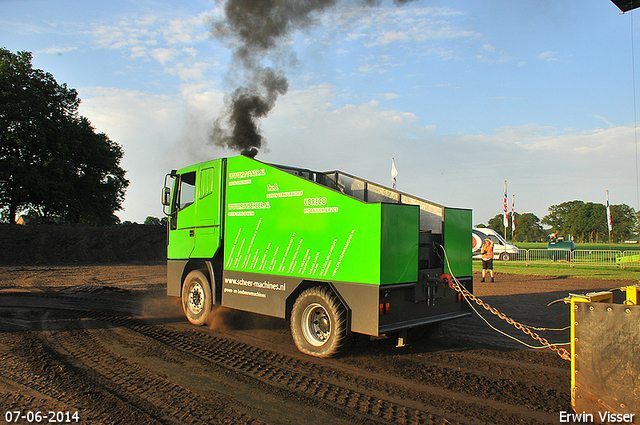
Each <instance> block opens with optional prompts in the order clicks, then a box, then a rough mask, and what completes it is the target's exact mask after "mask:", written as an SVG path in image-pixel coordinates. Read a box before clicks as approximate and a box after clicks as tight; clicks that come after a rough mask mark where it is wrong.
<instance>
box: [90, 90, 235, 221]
mask: <svg viewBox="0 0 640 425" xmlns="http://www.w3.org/2000/svg"><path fill="white" fill-rule="evenodd" d="M79 92H80V93H81V96H82V103H81V106H80V114H82V115H83V116H86V117H87V118H89V120H90V121H91V123H92V124H93V125H94V127H96V129H97V131H99V132H104V133H106V134H107V135H108V136H109V138H110V139H111V140H113V141H115V142H116V143H118V144H120V145H121V146H122V147H123V150H124V152H125V156H124V158H123V160H122V163H121V166H122V167H123V168H124V169H125V170H127V175H126V177H127V179H129V180H130V182H131V184H130V186H129V188H128V189H127V194H126V198H125V202H124V211H121V212H119V213H117V215H118V216H119V217H121V219H122V220H123V221H124V220H130V221H137V222H142V221H143V220H144V219H145V217H147V216H149V215H151V216H156V217H160V216H161V215H162V208H161V206H160V204H159V202H158V199H159V198H158V196H159V195H158V193H159V191H160V188H161V186H162V184H163V181H164V175H165V174H166V173H167V172H168V171H170V170H171V169H172V168H179V167H183V166H185V165H188V164H190V163H194V162H199V161H202V160H204V159H208V158H210V157H212V156H217V155H220V153H216V152H218V151H219V150H217V149H216V148H214V147H213V146H210V145H209V144H208V128H209V126H210V124H211V122H212V121H213V118H214V116H215V115H216V114H217V112H218V111H219V109H220V108H221V106H222V93H220V92H217V91H215V90H211V89H210V88H208V87H206V86H202V85H196V86H184V87H183V88H182V91H181V95H180V96H178V97H176V96H165V95H155V94H151V93H147V92H141V91H132V90H119V89H114V88H110V87H87V88H82V89H81V90H79Z"/></svg>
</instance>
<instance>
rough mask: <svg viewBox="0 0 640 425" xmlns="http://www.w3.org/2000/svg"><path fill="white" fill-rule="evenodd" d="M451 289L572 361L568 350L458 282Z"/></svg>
mask: <svg viewBox="0 0 640 425" xmlns="http://www.w3.org/2000/svg"><path fill="white" fill-rule="evenodd" d="M449 287H451V288H452V289H455V290H456V291H458V292H460V293H461V294H462V296H464V297H465V298H467V299H469V300H471V301H474V302H475V303H476V304H478V305H479V306H481V307H483V308H484V309H485V310H487V311H490V312H491V313H492V314H494V315H495V316H498V317H499V318H500V319H502V320H504V321H505V322H507V323H508V324H510V325H513V326H514V327H515V328H516V329H518V330H520V331H522V332H523V333H524V334H525V335H528V336H530V337H531V338H533V339H534V340H536V341H538V342H540V343H541V344H542V345H544V346H547V348H549V349H551V350H552V351H554V352H555V353H556V354H558V355H559V356H560V357H561V358H562V359H564V360H571V353H570V352H569V351H568V350H567V349H566V348H562V347H558V346H557V345H555V344H549V341H547V340H546V339H545V338H542V337H541V336H540V335H538V334H537V333H536V332H532V331H531V329H530V328H529V327H528V326H525V325H522V324H520V323H518V322H516V321H515V320H513V319H512V318H510V317H507V316H506V315H505V314H504V313H501V312H499V311H498V310H497V309H495V308H493V307H491V306H490V305H489V304H487V303H485V302H484V301H482V300H481V299H480V298H478V297H476V296H475V295H473V294H472V293H471V292H469V290H468V289H467V288H465V287H464V286H462V285H460V284H458V282H457V281H456V282H452V281H451V280H449Z"/></svg>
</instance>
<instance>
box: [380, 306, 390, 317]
mask: <svg viewBox="0 0 640 425" xmlns="http://www.w3.org/2000/svg"><path fill="white" fill-rule="evenodd" d="M389 306H390V304H389V303H382V304H380V316H382V315H384V314H389Z"/></svg>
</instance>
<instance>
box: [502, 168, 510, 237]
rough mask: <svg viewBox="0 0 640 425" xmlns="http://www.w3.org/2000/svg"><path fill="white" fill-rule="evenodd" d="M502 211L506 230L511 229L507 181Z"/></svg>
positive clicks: (505, 182)
mask: <svg viewBox="0 0 640 425" xmlns="http://www.w3.org/2000/svg"><path fill="white" fill-rule="evenodd" d="M502 209H503V211H504V228H505V229H506V228H507V227H509V213H508V211H509V210H508V205H507V181H506V180H505V181H504V201H503V203H502Z"/></svg>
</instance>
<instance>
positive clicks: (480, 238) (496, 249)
mask: <svg viewBox="0 0 640 425" xmlns="http://www.w3.org/2000/svg"><path fill="white" fill-rule="evenodd" d="M471 232H472V237H473V242H472V246H473V248H472V252H473V258H476V259H478V258H481V255H480V251H481V250H482V243H483V242H484V240H485V238H487V237H488V238H489V239H491V240H492V241H493V258H494V259H495V260H498V259H499V260H502V261H509V260H511V259H514V258H516V257H517V256H518V254H519V253H520V251H519V250H518V247H517V246H515V245H511V244H510V243H508V242H507V241H505V240H504V238H503V237H502V235H501V234H500V233H498V232H496V231H495V230H493V229H489V228H479V229H478V228H475V227H474V228H473V229H472V231H471Z"/></svg>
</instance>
